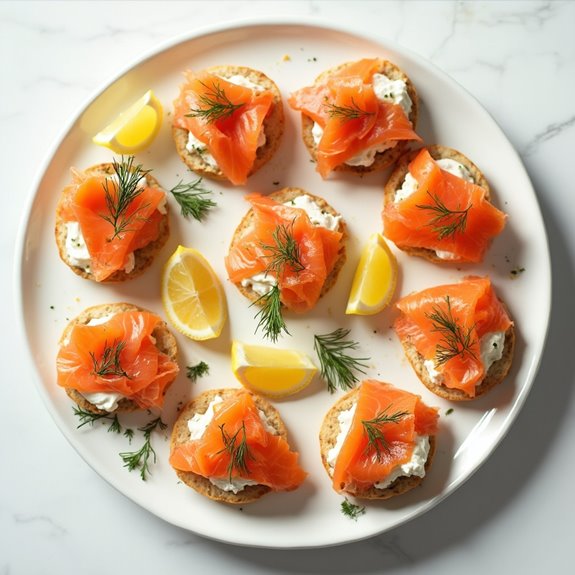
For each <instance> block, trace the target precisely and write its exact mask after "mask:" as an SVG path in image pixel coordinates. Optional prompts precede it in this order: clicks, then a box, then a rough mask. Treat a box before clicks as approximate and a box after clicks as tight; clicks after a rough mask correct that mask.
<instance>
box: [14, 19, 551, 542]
mask: <svg viewBox="0 0 575 575" xmlns="http://www.w3.org/2000/svg"><path fill="white" fill-rule="evenodd" d="M273 27H283V28H315V29H320V30H322V31H324V32H328V33H337V34H343V35H345V36H347V37H353V38H354V39H356V40H358V41H369V42H371V43H373V44H375V45H378V46H381V47H382V48H384V49H388V50H390V51H394V52H397V53H399V54H402V55H405V56H407V57H408V58H410V59H413V60H414V61H416V62H417V63H418V65H420V66H422V67H423V68H426V69H428V70H431V71H432V72H433V74H434V75H437V76H440V77H441V78H442V79H444V80H446V81H448V82H449V83H450V84H451V85H452V86H453V87H454V88H455V89H456V90H457V92H458V95H459V96H461V97H463V98H465V99H466V100H467V101H468V102H472V105H473V106H474V108H476V109H477V110H478V111H481V112H482V113H483V114H485V115H486V117H487V118H488V119H489V120H490V121H491V123H492V124H493V126H495V127H496V128H497V130H498V132H499V135H500V137H501V138H502V139H503V140H504V141H505V143H506V144H507V146H508V148H509V151H510V152H511V153H512V154H513V155H514V158H515V160H516V162H517V164H518V167H519V168H520V169H521V171H522V173H523V174H524V176H525V181H526V183H527V184H528V185H529V187H530V192H531V195H532V197H533V200H534V201H535V204H536V207H537V210H538V213H539V216H540V224H541V232H542V238H543V240H544V245H543V246H541V247H542V248H543V249H544V254H545V256H546V257H545V264H546V266H545V270H544V273H543V274H541V273H540V275H541V276H542V277H541V280H540V281H541V282H542V286H543V288H544V291H545V296H546V297H545V299H544V301H543V302H541V301H539V302H538V305H539V306H540V307H544V315H545V330H544V333H543V335H542V337H541V338H540V339H539V340H538V343H539V345H538V346H536V349H535V352H534V355H533V358H534V360H535V361H532V362H531V364H530V365H529V368H528V372H527V374H526V377H525V380H524V383H523V386H522V388H521V390H520V392H519V393H518V394H517V396H516V397H515V400H514V402H513V405H512V407H511V409H510V410H509V412H508V413H507V416H506V417H505V419H504V421H503V422H502V424H501V426H500V428H499V430H498V431H497V434H496V437H495V438H494V440H493V441H492V442H491V444H490V445H489V447H488V449H487V450H486V452H485V454H484V455H482V457H481V458H479V460H478V461H476V462H474V464H473V466H472V468H471V469H469V470H468V472H467V473H466V474H465V475H460V476H459V477H457V478H455V479H454V480H453V481H452V482H451V483H450V484H449V490H448V491H446V490H443V491H442V492H441V493H439V494H437V495H435V496H434V497H432V498H431V499H429V500H427V501H425V502H424V503H422V504H420V505H418V506H417V507H416V508H415V509H413V510H411V511H410V512H409V513H407V514H405V515H404V516H403V517H402V518H401V519H400V520H398V521H397V522H395V523H394V524H393V526H391V527H385V528H383V529H382V530H380V531H375V532H372V533H369V534H367V535H360V536H358V537H355V538H349V537H345V538H341V537H340V538H337V539H336V540H333V541H330V542H323V543H312V544H310V545H289V544H288V545H273V544H258V543H253V542H247V541H245V540H241V539H238V540H231V539H229V538H217V537H214V536H212V535H208V534H205V533H201V532H198V531H195V530H193V529H191V528H190V527H189V526H186V525H184V524H183V523H182V522H177V521H174V519H173V518H170V519H168V518H167V517H166V516H165V515H163V514H161V513H157V512H156V511H151V510H150V509H148V508H146V507H144V506H142V505H141V504H140V503H139V502H138V501H136V499H134V497H133V496H131V495H130V494H128V493H126V492H125V491H124V490H123V489H121V488H120V487H119V486H118V485H116V482H115V481H114V480H113V478H108V477H104V475H103V474H102V473H100V472H99V471H98V470H97V469H96V468H95V467H94V466H92V464H91V463H90V462H89V461H88V459H87V458H86V457H85V455H84V454H83V452H82V448H81V447H80V444H81V442H80V441H79V440H75V439H74V438H73V437H70V436H68V434H66V433H64V427H65V425H64V422H63V421H62V419H61V418H60V416H59V414H58V412H57V411H55V410H52V409H51V408H50V401H49V396H48V394H47V391H46V390H45V389H44V387H45V386H43V385H42V384H41V382H42V381H43V380H42V376H41V374H40V371H39V366H38V365H37V364H36V361H35V360H34V356H33V351H32V349H31V346H30V342H29V339H28V326H27V324H26V321H25V309H24V306H25V301H24V286H23V274H24V271H25V260H26V239H27V237H28V233H29V229H30V225H31V217H32V215H33V210H34V205H35V202H36V199H37V193H38V190H39V188H40V186H41V184H42V180H43V179H44V177H45V175H46V173H47V171H48V169H49V168H50V165H51V163H52V161H53V159H54V157H55V156H56V154H57V152H58V150H59V149H60V147H61V145H62V144H63V142H64V141H65V140H66V138H67V137H68V135H69V134H70V132H71V131H72V129H73V128H74V125H75V124H76V123H77V122H78V121H79V119H80V118H81V116H82V114H83V113H84V112H85V111H86V109H87V108H88V107H89V106H90V104H91V103H92V102H93V101H94V100H96V99H97V98H98V97H99V96H100V95H101V94H102V93H103V92H104V91H105V90H107V89H108V88H109V87H110V86H112V85H113V84H114V83H115V82H117V81H118V80H119V79H120V78H122V77H123V76H124V75H126V74H127V73H129V72H130V71H131V70H133V69H135V68H137V67H139V66H141V65H142V64H144V63H145V62H146V61H148V60H150V59H152V58H155V57H157V56H160V55H161V54H163V53H164V52H167V51H169V50H171V49H173V48H175V47H177V46H179V45H180V44H183V43H185V42H193V41H198V40H201V39H203V38H206V37H209V36H213V35H216V34H225V33H229V32H232V31H234V30H241V29H245V28H258V29H261V28H273ZM14 253H15V257H14V261H13V265H14V268H13V272H14V273H13V290H14V295H15V311H16V315H17V324H18V334H19V337H20V338H22V343H23V344H24V345H23V347H24V349H25V352H24V353H26V355H27V358H28V359H29V361H30V363H31V365H32V369H33V373H34V378H33V379H34V385H35V387H36V390H37V391H38V392H39V394H40V397H41V398H42V401H43V403H44V405H45V407H46V409H47V410H48V413H49V414H50V416H51V417H52V419H53V420H54V422H55V423H56V425H57V427H58V429H59V431H60V432H61V433H62V435H63V436H64V437H65V438H66V440H67V441H68V443H69V444H70V445H71V446H72V447H73V448H74V450H75V451H76V452H77V453H78V455H80V457H81V458H82V459H83V460H84V461H85V462H86V464H87V465H88V466H89V467H90V468H91V470H92V471H95V472H96V473H97V475H99V476H100V477H101V478H102V479H103V480H104V481H106V483H108V484H109V485H111V486H112V487H114V488H115V489H116V490H117V491H118V492H120V493H121V494H122V495H123V496H125V497H127V498H128V499H129V500H130V501H132V502H133V503H135V504H136V505H138V506H139V507H142V508H143V509H145V510H146V511H147V512H148V513H150V514H152V515H154V516H156V517H159V518H161V519H162V520H164V521H166V522H168V523H169V524H172V525H176V526H178V527H180V528H183V529H185V530H187V531H189V532H191V533H194V534H196V535H200V536H202V537H205V538H208V539H211V540H214V541H219V542H222V543H228V544H233V545H240V546H246V547H256V548H268V549H304V548H305V549H311V548H321V547H330V546H335V545H343V544H347V543H353V542H357V541H360V540H363V539H367V538H370V537H374V536H377V535H379V534H381V533H383V532H386V531H388V530H391V529H395V528H396V527H399V526H400V525H404V524H405V523H407V522H409V521H411V520H413V519H415V518H416V517H418V516H420V515H422V514H424V513H426V512H427V511H429V510H430V509H432V508H433V507H435V506H436V505H437V504H439V503H440V502H441V501H443V500H444V499H445V498H446V497H448V496H449V495H451V494H453V493H454V492H455V491H457V490H458V489H459V488H460V487H461V485H463V484H464V483H465V482H466V481H467V480H469V479H470V478H471V477H472V476H473V475H474V474H475V473H476V472H477V471H478V469H479V468H480V467H481V466H482V465H484V464H485V462H486V461H487V460H488V459H489V458H490V457H491V456H492V454H493V452H494V451H495V449H497V447H498V446H499V445H500V444H501V442H502V440H503V439H504V438H505V436H506V435H507V433H508V432H509V430H510V428H511V426H512V424H513V422H514V421H515V420H516V418H517V416H518V414H519V413H520V411H521V409H522V408H523V405H524V403H525V401H526V398H527V396H528V395H529V392H530V391H531V388H532V386H533V384H534V382H535V378H536V376H537V373H538V370H539V367H540V365H541V362H542V358H543V354H544V350H545V346H546V343H547V338H548V333H549V326H550V318H551V307H552V288H553V276H552V259H551V254H550V249H549V237H548V233H547V229H546V225H545V220H544V217H543V213H542V211H541V205H540V202H539V198H538V196H537V194H536V192H535V189H534V186H533V183H532V181H531V179H530V177H529V174H528V172H527V170H526V168H525V166H524V164H523V162H522V160H521V157H520V155H519V153H518V152H517V150H516V149H515V147H514V146H513V145H512V144H511V142H510V140H509V138H508V137H507V135H506V134H505V133H504V132H503V130H502V129H501V127H500V126H499V124H498V123H497V121H496V120H495V119H494V118H493V116H492V115H491V114H490V112H489V111H488V110H487V109H486V108H485V107H484V106H483V105H482V104H481V102H480V101H479V100H478V99H477V98H476V97H475V96H474V95H473V94H471V93H470V92H469V91H468V90H467V89H466V88H464V87H463V86H462V85H461V84H460V83H459V82H458V81H457V80H455V79H454V78H452V77H451V76H450V75H449V74H447V73H446V72H444V71H443V70H442V69H441V68H439V67H438V66H436V65H435V64H434V63H433V62H432V61H430V60H427V59H426V58H424V57H423V56H420V55H419V54H417V53H416V52H414V51H413V50H412V49H410V48H408V47H405V46H403V45H401V44H399V43H398V42H395V41H393V40H390V39H389V38H383V39H381V38H376V37H374V36H373V35H370V34H367V33H364V32H360V31H358V30H356V29H354V28H353V27H352V26H345V25H340V24H336V23H333V22H329V21H328V22H326V21H325V19H321V20H320V19H319V18H318V17H314V16H306V17H304V16H302V17H299V16H298V17H294V16H289V17H285V18H283V17H282V16H270V17H268V16H261V17H251V18H240V19H233V20H227V21H223V22H220V23H217V24H211V25H206V26H201V27H198V28H195V29H194V30H192V31H190V32H186V33H183V34H178V35H175V36H173V37H171V38H168V39H167V40H164V41H162V42H159V43H157V44H156V45H155V46H152V47H151V48H149V49H148V50H146V51H145V52H144V53H143V54H142V55H141V56H139V57H137V58H134V59H132V60H130V61H129V62H128V63H127V64H125V65H124V66H122V68H121V69H120V70H119V71H118V72H115V73H114V74H112V75H111V76H110V77H109V78H108V79H107V80H105V81H104V82H102V83H100V85H99V86H98V87H97V88H96V89H94V90H92V91H91V92H90V93H89V94H88V96H87V97H86V98H84V99H83V101H82V102H81V104H80V105H79V106H78V108H77V109H76V111H75V113H74V114H73V115H72V116H71V117H70V120H69V121H68V122H67V123H66V124H65V125H64V126H63V128H62V129H61V130H60V132H59V134H58V135H57V137H56V138H55V139H54V140H53V142H52V143H51V144H50V145H49V146H48V148H47V150H46V152H45V155H44V158H43V160H42V161H41V162H40V164H39V167H38V169H37V172H36V175H35V177H34V178H33V181H32V185H31V186H30V189H29V190H28V192H27V196H26V201H25V205H24V210H23V212H22V214H21V217H20V221H19V224H18V234H17V239H16V244H15V251H14ZM538 271H539V272H540V271H541V270H538Z"/></svg>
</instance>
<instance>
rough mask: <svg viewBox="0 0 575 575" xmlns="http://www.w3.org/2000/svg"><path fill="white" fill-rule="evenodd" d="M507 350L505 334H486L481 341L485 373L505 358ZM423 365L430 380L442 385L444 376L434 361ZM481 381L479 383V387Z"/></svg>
mask: <svg viewBox="0 0 575 575" xmlns="http://www.w3.org/2000/svg"><path fill="white" fill-rule="evenodd" d="M504 348H505V332H504V331H492V332H489V333H486V334H485V335H484V336H483V337H482V338H481V339H480V340H479V349H480V350H481V362H482V363H483V365H484V366H485V373H487V372H488V371H489V368H490V367H491V366H492V365H493V364H494V363H495V362H496V361H499V360H500V359H501V358H502V357H503V349H504ZM423 365H424V366H425V368H426V369H427V373H428V375H429V379H431V381H432V382H433V383H441V381H442V379H443V376H442V375H441V373H440V372H439V371H437V368H436V367H437V366H436V364H435V361H434V360H433V359H426V360H425V361H424V362H423ZM480 383H481V381H479V382H478V385H479V384H480Z"/></svg>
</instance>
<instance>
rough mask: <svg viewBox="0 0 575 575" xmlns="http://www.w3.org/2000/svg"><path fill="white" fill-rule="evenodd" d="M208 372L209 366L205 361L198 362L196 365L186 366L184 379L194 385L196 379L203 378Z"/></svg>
mask: <svg viewBox="0 0 575 575" xmlns="http://www.w3.org/2000/svg"><path fill="white" fill-rule="evenodd" d="M209 372H210V366H209V365H208V364H207V363H206V362H205V361H200V363H197V364H196V365H188V366H186V377H187V378H188V379H191V380H192V381H193V382H194V383H196V381H197V379H198V377H203V376H204V375H207V374H208V373H209Z"/></svg>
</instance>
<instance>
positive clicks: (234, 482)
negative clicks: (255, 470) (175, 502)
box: [188, 395, 277, 493]
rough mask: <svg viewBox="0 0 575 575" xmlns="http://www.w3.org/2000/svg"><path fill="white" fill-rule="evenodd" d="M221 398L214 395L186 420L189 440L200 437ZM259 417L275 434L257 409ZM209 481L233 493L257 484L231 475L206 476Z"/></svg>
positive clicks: (274, 433) (262, 413) (264, 416)
mask: <svg viewBox="0 0 575 575" xmlns="http://www.w3.org/2000/svg"><path fill="white" fill-rule="evenodd" d="M222 401H223V399H222V396H221V395H216V396H215V397H214V399H212V401H210V404H209V405H208V408H207V409H206V411H205V413H196V414H194V416H193V417H191V418H190V419H189V420H188V429H189V431H190V440H191V441H196V440H198V439H200V438H201V437H202V435H203V434H204V431H205V430H206V428H207V427H208V424H209V423H210V421H211V420H212V419H213V417H214V407H215V406H216V405H218V404H219V403H222ZM258 412H259V416H260V419H261V421H262V423H263V426H264V429H265V430H266V431H268V432H269V433H272V434H273V435H277V431H276V429H275V428H274V427H273V426H272V425H271V424H270V422H269V421H268V419H267V417H266V415H265V413H264V412H263V411H262V410H261V409H258ZM207 479H209V481H210V483H212V484H213V485H215V486H216V487H218V488H219V489H221V490H222V491H232V492H233V493H238V492H240V491H242V489H244V487H246V486H247V485H257V481H253V480H251V479H243V478H241V477H232V478H231V480H230V479H229V478H227V477H225V478H215V477H208V478H207Z"/></svg>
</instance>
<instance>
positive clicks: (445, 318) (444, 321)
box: [425, 296, 475, 365]
mask: <svg viewBox="0 0 575 575" xmlns="http://www.w3.org/2000/svg"><path fill="white" fill-rule="evenodd" d="M445 303H446V304H447V310H443V309H441V308H440V307H439V306H433V313H426V314H425V315H426V317H427V318H428V319H429V320H430V321H431V322H432V324H433V329H432V331H434V332H438V333H440V334H441V335H442V336H443V337H442V339H441V341H440V343H438V344H437V346H436V348H435V363H436V364H437V365H443V364H444V363H446V362H448V361H449V360H450V359H453V358H454V357H456V356H458V355H464V354H466V353H468V354H469V355H471V356H472V357H475V354H474V353H473V351H472V349H471V347H472V346H473V345H474V344H475V340H474V339H473V338H472V335H473V329H474V326H471V327H470V328H469V329H468V330H467V333H464V331H463V329H462V328H461V326H460V325H459V324H458V323H457V321H456V320H455V318H454V317H453V313H452V311H451V301H450V299H449V296H445Z"/></svg>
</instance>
